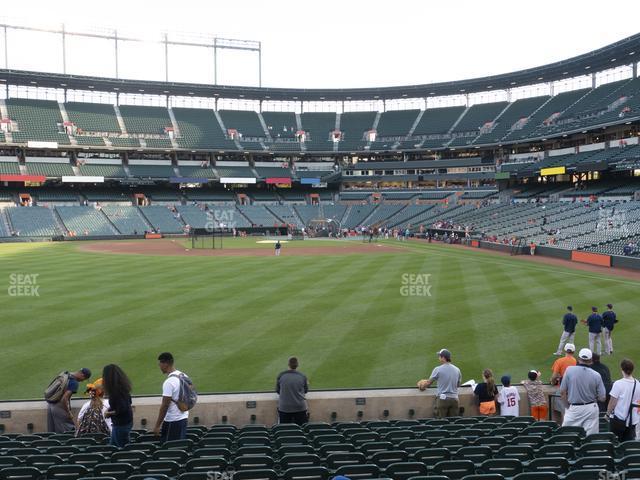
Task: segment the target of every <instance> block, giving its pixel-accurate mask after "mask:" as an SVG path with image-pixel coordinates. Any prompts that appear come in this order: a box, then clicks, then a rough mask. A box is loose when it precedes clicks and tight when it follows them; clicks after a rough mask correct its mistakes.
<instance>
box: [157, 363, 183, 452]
mask: <svg viewBox="0 0 640 480" xmlns="http://www.w3.org/2000/svg"><path fill="white" fill-rule="evenodd" d="M158 366H159V367H160V370H161V371H162V373H164V374H165V375H167V379H166V380H165V381H164V383H163V384H162V404H161V405H160V411H159V412H158V419H157V420H156V426H155V428H154V429H153V433H154V434H155V435H156V436H158V435H159V436H160V440H161V441H162V442H163V443H164V442H167V441H169V440H182V439H185V438H187V422H188V420H189V412H188V411H186V412H183V411H181V410H180V409H179V408H178V403H177V402H178V399H179V397H180V379H179V378H178V377H179V375H180V374H181V373H182V372H180V371H179V370H176V368H175V367H174V366H173V355H171V354H170V353H169V352H164V353H161V354H160V355H159V356H158Z"/></svg>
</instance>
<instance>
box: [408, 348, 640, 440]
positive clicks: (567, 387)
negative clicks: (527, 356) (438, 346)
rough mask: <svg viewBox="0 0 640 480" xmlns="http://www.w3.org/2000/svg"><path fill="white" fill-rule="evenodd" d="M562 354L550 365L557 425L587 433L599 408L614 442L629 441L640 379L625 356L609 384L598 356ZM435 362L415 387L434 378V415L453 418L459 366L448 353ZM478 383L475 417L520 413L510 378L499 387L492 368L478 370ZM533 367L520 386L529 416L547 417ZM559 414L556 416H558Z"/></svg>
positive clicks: (424, 386)
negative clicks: (425, 376)
mask: <svg viewBox="0 0 640 480" xmlns="http://www.w3.org/2000/svg"><path fill="white" fill-rule="evenodd" d="M565 352H566V354H565V356H564V357H562V358H559V359H558V360H556V361H555V362H554V364H553V367H552V376H551V384H552V385H555V386H557V391H556V392H555V394H553V395H552V399H553V403H552V406H553V410H554V413H555V414H556V418H557V419H558V420H559V421H560V422H561V423H562V425H563V426H580V427H582V428H584V429H585V431H586V433H587V435H590V434H592V433H597V432H598V431H599V426H600V423H599V421H600V412H606V418H607V419H608V420H609V422H610V429H611V431H612V432H613V433H615V434H616V436H617V437H618V439H619V440H620V441H626V440H633V439H635V437H636V428H637V426H638V423H639V421H640V415H639V409H640V382H638V381H637V380H636V379H635V378H634V377H633V371H634V364H633V362H632V361H631V360H629V359H624V360H622V362H620V370H621V374H622V378H621V379H619V380H617V381H616V382H613V383H612V382H611V373H610V372H609V369H608V367H606V366H605V365H604V364H602V363H601V362H600V356H599V355H598V354H597V353H593V352H592V351H591V350H590V349H588V348H583V349H581V350H580V351H579V352H578V357H577V358H575V357H574V352H575V346H574V345H573V344H570V343H567V344H566V345H565ZM438 359H439V362H440V365H439V366H437V367H436V368H434V369H433V371H432V372H431V375H430V376H429V378H428V379H423V380H420V381H418V384H417V386H418V388H419V389H420V390H421V391H424V390H426V389H427V388H428V387H430V386H431V385H432V384H433V383H435V382H437V392H436V408H435V413H436V416H437V417H440V418H445V417H454V416H458V415H459V414H460V405H459V401H458V389H459V387H460V386H461V384H462V374H461V372H460V369H459V368H458V367H456V366H455V365H454V364H453V363H451V352H450V351H449V350H447V349H442V350H440V351H439V352H438ZM482 377H483V382H481V383H479V384H477V385H476V386H475V387H474V389H473V392H474V394H475V395H476V397H477V403H478V410H479V412H480V414H481V415H487V416H491V415H496V414H498V412H499V414H500V415H502V416H517V415H519V412H520V395H519V393H518V390H517V388H516V387H515V386H513V385H512V384H511V376H510V375H503V376H502V378H501V382H502V389H498V387H497V385H496V381H495V379H494V375H493V372H492V371H491V370H490V369H485V370H484V371H483V372H482ZM540 377H541V374H540V372H539V371H537V370H530V371H529V372H528V373H527V378H526V379H525V380H523V381H522V386H523V387H524V389H525V390H526V392H527V397H528V401H529V406H530V414H531V416H533V417H534V418H536V419H537V420H544V419H546V418H547V415H548V407H547V401H546V399H545V393H544V389H543V383H542V380H541V378H540ZM558 417H559V418H558Z"/></svg>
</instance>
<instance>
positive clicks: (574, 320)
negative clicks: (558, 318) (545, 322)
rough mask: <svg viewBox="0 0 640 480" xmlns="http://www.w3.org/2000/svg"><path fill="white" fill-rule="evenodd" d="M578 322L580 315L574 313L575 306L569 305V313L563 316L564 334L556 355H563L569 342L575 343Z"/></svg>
mask: <svg viewBox="0 0 640 480" xmlns="http://www.w3.org/2000/svg"><path fill="white" fill-rule="evenodd" d="M577 324H578V317H576V316H575V315H574V313H573V307H572V306H571V305H569V306H568V307H567V313H565V314H564V317H562V335H561V336H560V343H559V344H558V349H557V350H556V353H554V355H557V356H560V355H562V349H563V347H564V346H565V344H567V343H573V340H574V338H575V336H576V325H577Z"/></svg>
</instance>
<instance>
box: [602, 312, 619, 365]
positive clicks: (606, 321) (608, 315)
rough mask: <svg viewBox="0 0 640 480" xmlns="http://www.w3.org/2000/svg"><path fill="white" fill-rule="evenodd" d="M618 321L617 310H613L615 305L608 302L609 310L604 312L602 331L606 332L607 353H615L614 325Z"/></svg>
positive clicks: (605, 346)
mask: <svg viewBox="0 0 640 480" xmlns="http://www.w3.org/2000/svg"><path fill="white" fill-rule="evenodd" d="M616 323H618V319H617V318H616V312H614V311H613V305H611V304H610V303H607V311H606V312H603V313H602V333H603V334H604V353H605V355H613V340H612V339H611V334H612V333H613V326H614V325H615V324H616Z"/></svg>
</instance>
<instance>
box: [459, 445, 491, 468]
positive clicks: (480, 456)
mask: <svg viewBox="0 0 640 480" xmlns="http://www.w3.org/2000/svg"><path fill="white" fill-rule="evenodd" d="M492 455H493V450H492V449H491V447H488V446H486V445H485V446H475V445H474V446H469V447H462V448H460V449H458V450H457V451H456V453H455V454H454V456H453V457H454V459H455V460H471V461H472V462H473V463H474V464H475V465H476V466H478V465H480V464H481V463H482V462H484V461H485V460H488V459H489V458H491V456H492Z"/></svg>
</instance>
